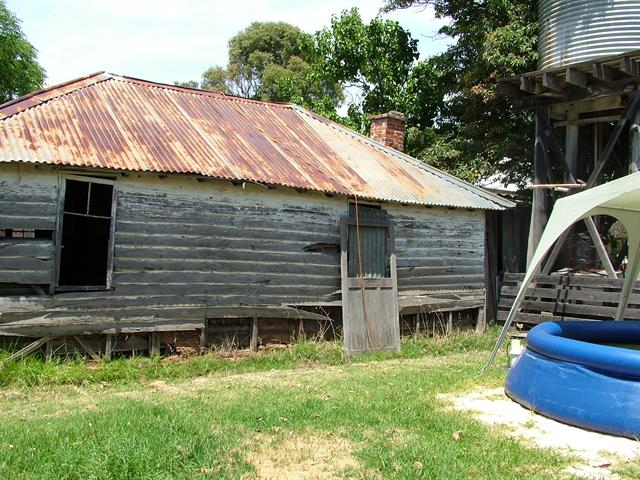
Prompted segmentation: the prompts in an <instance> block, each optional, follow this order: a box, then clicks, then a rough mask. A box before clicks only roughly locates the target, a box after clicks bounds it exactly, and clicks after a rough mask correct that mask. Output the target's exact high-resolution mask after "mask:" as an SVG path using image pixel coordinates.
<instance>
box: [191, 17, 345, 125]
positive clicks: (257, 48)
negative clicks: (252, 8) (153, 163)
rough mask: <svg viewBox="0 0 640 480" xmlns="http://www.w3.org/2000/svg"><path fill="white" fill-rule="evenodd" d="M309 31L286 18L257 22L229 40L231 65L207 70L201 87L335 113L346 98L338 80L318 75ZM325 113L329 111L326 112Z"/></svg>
mask: <svg viewBox="0 0 640 480" xmlns="http://www.w3.org/2000/svg"><path fill="white" fill-rule="evenodd" d="M312 44H313V39H312V37H311V35H309V34H307V33H305V32H303V31H302V30H300V29H299V28H298V27H295V26H293V25H290V24H288V23H284V22H254V23H252V24H251V25H250V26H249V27H248V28H246V29H245V30H243V31H241V32H239V33H238V34H236V35H235V36H234V37H232V38H231V40H230V41H229V63H228V65H227V66H226V67H220V66H214V67H211V68H209V69H208V70H207V71H206V72H205V73H204V74H203V78H202V87H203V88H205V89H209V90H216V91H221V92H225V93H230V94H233V95H239V96H243V97H248V98H258V99H262V100H271V101H283V102H294V103H298V104H301V105H304V106H308V107H310V108H313V109H314V110H316V111H318V110H319V111H320V112H321V113H329V114H331V113H333V112H335V109H336V107H337V105H338V103H339V102H340V101H341V100H342V90H341V88H340V85H339V84H337V83H336V82H333V81H330V80H327V79H325V78H323V77H320V76H318V75H315V72H313V70H312V68H311V65H310V64H309V59H310V58H311V57H312V56H313V48H312V46H313V45H312ZM325 111H326V112H325Z"/></svg>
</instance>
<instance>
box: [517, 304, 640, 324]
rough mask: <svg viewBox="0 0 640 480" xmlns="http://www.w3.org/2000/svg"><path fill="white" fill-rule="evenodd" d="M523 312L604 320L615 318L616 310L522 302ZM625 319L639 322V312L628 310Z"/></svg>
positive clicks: (595, 306)
mask: <svg viewBox="0 0 640 480" xmlns="http://www.w3.org/2000/svg"><path fill="white" fill-rule="evenodd" d="M520 308H521V309H523V310H538V311H542V312H549V313H552V314H554V315H559V316H563V315H583V316H589V315H591V316H594V317H604V318H615V315H616V311H617V308H616V307H605V306H599V305H586V304H575V303H567V302H561V301H558V302H540V301H533V300H524V301H523V302H522V305H521V307H520ZM625 318H629V319H634V320H640V310H634V309H628V310H627V313H626V314H625Z"/></svg>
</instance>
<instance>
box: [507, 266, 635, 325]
mask: <svg viewBox="0 0 640 480" xmlns="http://www.w3.org/2000/svg"><path fill="white" fill-rule="evenodd" d="M523 278H524V274H522V273H507V274H505V275H504V279H503V285H502V288H501V290H500V302H499V305H498V321H500V322H504V321H505V320H506V318H507V315H508V314H509V310H510V308H511V305H513V301H514V299H515V297H516V295H517V293H518V290H519V288H520V285H521V283H522V280H523ZM621 287H622V279H610V278H606V277H602V276H598V275H581V274H570V275H538V276H536V277H534V279H533V281H532V282H531V284H530V286H529V288H528V290H527V296H526V297H525V299H524V301H523V302H522V306H521V308H520V311H519V312H518V314H517V315H516V318H515V323H516V326H517V327H518V328H520V329H528V328H531V327H533V326H534V325H537V324H539V323H542V322H547V321H558V320H611V319H613V318H614V317H615V314H616V310H617V307H618V298H619V297H620V289H621ZM625 320H640V285H638V284H637V285H636V288H635V289H634V290H633V293H632V294H631V296H630V297H629V307H628V309H627V312H626V315H625Z"/></svg>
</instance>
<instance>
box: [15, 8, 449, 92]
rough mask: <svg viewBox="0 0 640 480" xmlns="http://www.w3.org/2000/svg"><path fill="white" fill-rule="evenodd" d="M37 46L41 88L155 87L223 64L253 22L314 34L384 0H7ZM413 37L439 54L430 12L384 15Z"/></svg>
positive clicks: (440, 43)
mask: <svg viewBox="0 0 640 480" xmlns="http://www.w3.org/2000/svg"><path fill="white" fill-rule="evenodd" d="M5 3H6V5H7V7H8V8H9V10H11V11H12V12H13V13H14V14H15V15H16V16H17V17H18V18H19V19H20V20H21V21H22V24H21V27H22V31H23V32H24V34H25V35H26V37H27V39H28V40H29V41H30V42H31V44H32V45H34V46H35V47H36V48H37V49H38V61H39V63H40V65H42V66H43V67H44V69H45V70H46V72H47V81H46V84H47V85H55V84H57V83H61V82H65V81H68V80H72V79H74V78H77V77H82V76H85V75H88V74H90V73H94V72H97V71H101V70H106V71H108V72H111V73H116V74H121V75H127V76H131V77H137V78H143V79H145V80H151V81H155V82H161V83H173V82H174V81H176V80H179V81H187V80H200V78H201V75H202V73H203V72H204V71H205V70H206V69H207V68H209V67H210V66H213V65H223V66H224V65H226V63H227V43H228V41H229V39H230V38H231V37H232V36H233V35H235V34H236V33H237V32H239V31H240V30H243V29H244V28H246V27H247V26H249V24H250V23H252V22H255V21H284V22H289V23H292V24H294V25H297V26H298V27H300V28H301V29H302V30H304V31H306V32H309V33H313V32H315V31H317V30H320V29H322V28H323V27H325V26H328V25H329V23H330V20H331V15H332V14H339V13H340V12H341V11H342V10H344V9H349V8H351V7H358V8H359V10H360V14H361V15H362V17H363V19H364V20H365V21H369V20H370V19H371V18H373V17H374V16H375V15H376V14H378V11H379V9H380V7H381V6H382V4H383V1H382V0H263V1H260V0H243V1H238V2H233V1H230V0H5ZM384 17H385V18H390V19H392V20H396V21H398V22H400V24H401V25H402V26H403V27H404V28H406V29H408V30H409V31H410V32H411V34H412V36H413V37H414V38H416V39H418V40H419V44H418V48H419V51H420V58H426V57H428V56H430V55H433V54H435V53H438V52H441V51H443V50H444V49H445V48H446V46H447V45H448V43H449V40H448V39H446V38H442V37H440V36H438V35H437V31H438V29H439V28H440V27H441V26H442V25H443V24H444V21H443V20H439V19H435V18H434V15H433V11H432V10H431V9H409V10H402V11H398V12H392V13H390V14H385V15H384Z"/></svg>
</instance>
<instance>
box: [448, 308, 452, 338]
mask: <svg viewBox="0 0 640 480" xmlns="http://www.w3.org/2000/svg"><path fill="white" fill-rule="evenodd" d="M452 333H453V312H449V316H448V317H447V335H451V334H452Z"/></svg>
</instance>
